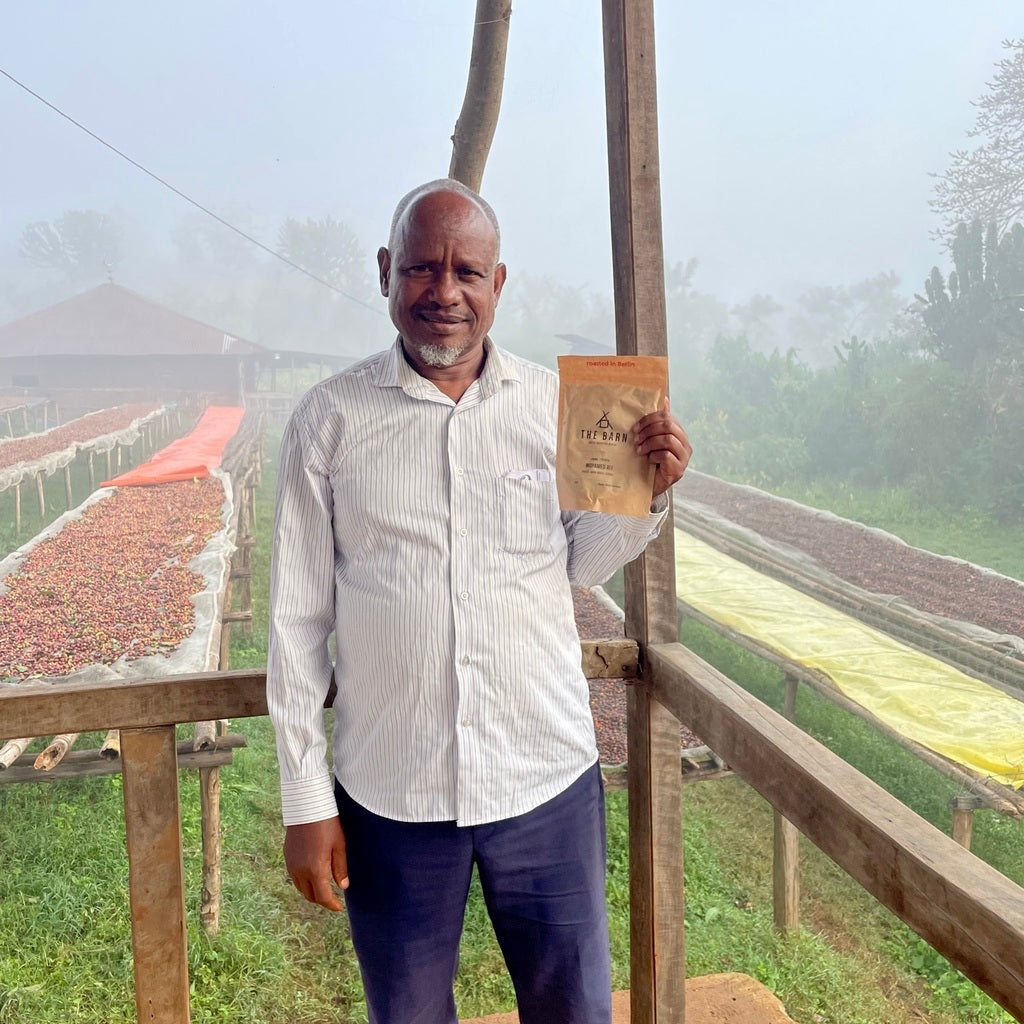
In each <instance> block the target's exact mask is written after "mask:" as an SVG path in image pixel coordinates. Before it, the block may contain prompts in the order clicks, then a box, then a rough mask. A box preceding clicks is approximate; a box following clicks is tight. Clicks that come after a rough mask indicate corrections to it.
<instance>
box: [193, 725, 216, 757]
mask: <svg viewBox="0 0 1024 1024" xmlns="http://www.w3.org/2000/svg"><path fill="white" fill-rule="evenodd" d="M216 747H217V723H216V722H215V721H212V720H211V721H206V722H196V727H195V734H194V736H193V739H192V749H193V750H215V749H216Z"/></svg>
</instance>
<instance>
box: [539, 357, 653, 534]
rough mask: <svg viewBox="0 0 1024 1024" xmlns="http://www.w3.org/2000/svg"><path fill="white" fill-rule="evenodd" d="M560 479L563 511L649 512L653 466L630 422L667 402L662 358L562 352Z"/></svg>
mask: <svg viewBox="0 0 1024 1024" xmlns="http://www.w3.org/2000/svg"><path fill="white" fill-rule="evenodd" d="M558 376H559V386H558V451H557V460H556V480H557V484H558V501H559V504H560V505H561V507H562V508H563V509H586V510H589V511H594V512H618V513H620V514H622V515H627V516H646V515H647V514H648V513H649V511H650V506H651V495H652V493H653V491H654V474H655V467H654V466H652V465H651V464H650V463H649V462H648V461H647V458H646V456H643V455H638V454H637V452H636V449H635V448H634V440H633V427H634V426H635V425H636V423H637V421H638V420H640V419H641V418H643V417H644V416H646V415H647V414H648V413H651V412H656V411H657V410H659V409H661V408H663V407H664V403H665V395H666V393H667V390H668V360H667V359H666V358H665V357H664V356H559V357H558Z"/></svg>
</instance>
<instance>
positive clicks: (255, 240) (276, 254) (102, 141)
mask: <svg viewBox="0 0 1024 1024" xmlns="http://www.w3.org/2000/svg"><path fill="white" fill-rule="evenodd" d="M0 75H3V76H4V78H7V79H9V80H10V81H11V82H13V83H14V84H15V85H16V86H17V87H18V88H19V89H24V90H25V92H27V93H28V94H29V96H32V97H34V98H35V99H37V100H39V102H40V103H42V104H43V105H44V106H47V107H49V108H50V110H52V111H53V112H54V113H55V114H59V115H60V116H61V117H63V118H64V120H65V121H70V122H71V124H73V125H74V126H75V127H76V128H78V129H80V130H81V131H83V132H85V134H86V135H88V136H89V137H90V138H91V139H95V140H96V141H97V142H98V143H99V144H100V145H101V146H106V147H107V149H109V150H110V151H111V152H112V153H116V154H117V155H118V156H119V157H121V159H122V160H127V161H128V163H130V164H131V165H132V166H133V167H136V168H138V170H140V171H142V173H143V174H147V175H149V177H151V178H152V179H153V180H154V181H156V182H158V183H159V184H161V185H163V187H164V188H166V189H169V190H170V191H171V192H173V193H174V194H175V195H176V196H178V197H179V198H181V199H184V200H185V202H186V203H190V204H191V205H192V206H194V207H195V208H196V209H197V210H201V211H202V212H203V213H205V214H206V215H207V217H212V218H213V219H214V220H215V221H217V223H218V224H222V225H223V226H224V227H226V228H227V229H228V230H229V231H234V233H235V234H236V235H239V236H240V237H242V238H244V239H245V240H246V241H247V242H251V243H252V244H253V245H255V246H257V247H258V248H260V249H262V250H263V251H264V252H265V253H269V254H270V255H271V256H273V257H274V259H278V260H280V261H281V262H282V263H286V264H288V266H289V267H291V268H292V269H293V270H298V271H299V272H300V273H302V274H305V275H306V277H308V278H310V279H311V280H313V281H316V283H317V284H322V285H323V286H324V287H325V288H330V289H331V291H332V292H337V293H338V295H341V296H343V297H344V298H346V299H348V300H349V301H350V302H356V303H358V304H359V305H360V306H364V307H365V308H366V309H369V310H371V311H372V312H374V313H376V314H377V315H378V316H383V315H384V314H383V313H382V312H381V311H380V310H379V309H378V308H377V307H376V306H371V305H370V304H369V303H368V302H364V301H363V300H362V299H359V298H356V296H355V295H350V294H349V293H348V292H346V291H344V290H343V289H341V288H339V287H338V286H337V285H333V284H331V282H330V281H325V280H324V279H323V278H322V277H319V276H317V275H316V274H314V273H313V272H312V271H311V270H307V269H306V268H305V267H303V266H302V265H300V264H298V263H296V262H294V261H293V260H290V259H288V257H287V256H285V255H284V254H283V253H279V252H278V251H277V250H276V249H271V248H270V246H269V245H264V244H263V243H262V242H261V241H260V240H259V239H258V238H253V237H252V235H248V234H246V233H245V232H244V231H243V230H242V229H241V228H238V227H235V225H234V224H232V223H231V222H230V221H226V220H225V219H224V218H223V217H221V216H220V215H219V214H216V213H214V212H213V210H211V209H209V208H208V207H206V206H203V204H202V203H199V202H197V201H196V200H195V199H193V198H192V197H191V196H188V195H186V194H185V193H184V192H182V191H181V189H180V188H175V187H174V185H172V184H171V183H170V182H169V181H167V180H165V179H164V178H161V177H160V175H159V174H154V173H153V171H151V170H150V169H149V168H148V167H144V166H143V165H142V164H140V163H139V162H138V160H133V159H132V158H131V157H130V156H129V155H128V154H127V153H124V152H122V151H121V150H120V149H118V148H117V146H113V145H111V144H110V143H109V142H107V141H106V139H102V138H100V136H99V135H97V134H96V133H95V132H94V131H90V130H89V129H88V128H86V126H85V125H84V124H82V123H81V122H80V121H76V120H75V119H74V118H73V117H72V116H71V115H70V114H66V113H64V111H63V110H61V109H60V107H57V106H55V105H54V104H52V103H51V102H50V101H49V100H48V99H46V98H45V97H43V96H40V95H39V93H37V92H34V91H33V90H32V89H30V88H29V87H28V86H27V85H25V83H24V82H19V81H18V79H17V78H15V77H14V75H12V74H10V73H9V72H7V71H4V69H3V68H0Z"/></svg>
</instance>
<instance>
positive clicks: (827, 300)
mask: <svg viewBox="0 0 1024 1024" xmlns="http://www.w3.org/2000/svg"><path fill="white" fill-rule="evenodd" d="M899 284H900V279H899V277H898V276H897V275H896V274H894V273H893V272H892V271H888V272H886V271H883V272H881V273H879V274H875V276H874V277H867V278H864V280H862V281H858V282H856V283H855V284H852V285H850V286H849V287H847V286H846V285H838V286H834V285H819V286H818V287H815V288H810V289H808V290H807V291H806V292H804V293H803V294H802V295H800V296H799V297H798V298H797V300H796V301H797V305H798V306H800V309H801V312H800V313H798V314H797V315H796V316H794V317H791V318H790V320H789V325H788V326H789V337H790V342H791V343H792V344H793V345H795V346H796V348H797V349H798V350H799V352H800V354H801V356H802V357H803V358H804V359H806V360H807V361H808V362H810V363H812V364H815V365H819V366H821V365H826V364H828V363H831V362H832V357H833V355H834V354H835V350H836V347H837V346H839V345H841V344H842V343H843V342H844V341H848V340H849V338H850V336H851V335H853V334H857V335H859V336H860V337H862V338H865V337H866V338H876V337H880V336H882V335H885V334H886V333H888V331H889V329H890V327H891V325H892V322H893V320H894V319H895V318H896V316H897V315H898V313H899V312H900V310H902V309H903V308H905V306H906V304H907V302H906V300H905V299H904V298H903V296H901V295H900V294H899V292H898V291H897V289H898V288H899Z"/></svg>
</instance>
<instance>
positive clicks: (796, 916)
mask: <svg viewBox="0 0 1024 1024" xmlns="http://www.w3.org/2000/svg"><path fill="white" fill-rule="evenodd" d="M798 685H799V683H798V681H797V679H796V678H795V677H794V676H786V699H785V704H784V706H783V709H782V712H783V714H784V715H785V716H786V718H788V719H789V720H790V721H791V722H792V721H793V719H794V717H795V715H796V691H797V686H798ZM774 820H775V828H774V844H773V845H774V857H773V861H772V889H773V896H774V906H775V927H776V928H777V929H778V930H779V931H783V932H789V931H795V930H796V929H797V928H799V927H800V846H799V840H800V833H799V831H798V829H797V827H796V826H795V825H794V824H793V823H792V822H791V821H789V820H787V819H786V818H784V817H783V816H782V815H781V814H779V812H778V811H775V812H774Z"/></svg>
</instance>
